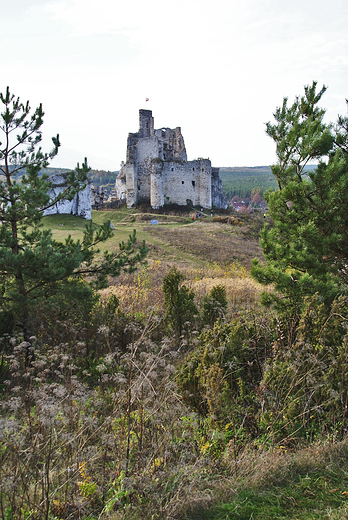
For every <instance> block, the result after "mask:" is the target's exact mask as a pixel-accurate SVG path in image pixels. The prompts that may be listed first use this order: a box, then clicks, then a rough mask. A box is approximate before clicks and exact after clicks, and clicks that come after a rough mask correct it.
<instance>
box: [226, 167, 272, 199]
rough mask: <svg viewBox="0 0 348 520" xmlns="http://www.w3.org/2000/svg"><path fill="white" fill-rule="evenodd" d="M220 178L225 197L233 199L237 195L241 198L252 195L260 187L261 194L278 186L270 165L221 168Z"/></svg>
mask: <svg viewBox="0 0 348 520" xmlns="http://www.w3.org/2000/svg"><path fill="white" fill-rule="evenodd" d="M220 178H221V180H222V188H223V192H224V195H225V197H226V198H227V199H228V200H231V199H232V198H233V197H235V196H237V197H240V198H241V199H245V198H246V197H252V191H253V190H255V189H257V188H258V189H259V190H260V193H261V194H264V193H265V192H266V191H267V190H269V189H271V190H274V189H276V187H277V183H276V181H275V179H274V178H273V177H272V173H271V169H270V167H269V166H255V167H251V168H246V167H245V168H238V167H234V168H220Z"/></svg>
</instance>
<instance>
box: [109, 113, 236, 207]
mask: <svg viewBox="0 0 348 520" xmlns="http://www.w3.org/2000/svg"><path fill="white" fill-rule="evenodd" d="M139 127H140V128H139V132H137V133H134V134H132V133H131V134H129V135H128V140H127V159H126V163H123V162H122V164H121V170H120V172H119V174H118V176H117V178H116V196H117V198H118V199H119V200H120V201H124V202H126V204H127V207H129V208H130V207H132V206H133V205H134V204H136V203H137V202H142V201H144V202H149V203H150V204H151V206H152V207H153V208H154V209H156V208H160V207H162V206H164V205H165V204H170V203H173V204H180V205H183V206H184V205H187V204H191V205H193V206H202V207H203V208H209V209H211V208H212V207H215V208H226V207H227V203H226V200H225V197H224V195H223V193H222V181H221V179H220V177H219V168H212V166H211V162H210V160H209V159H197V160H194V161H188V160H187V154H186V148H185V143H184V138H183V136H182V134H181V128H180V127H177V128H175V129H174V130H172V129H170V128H160V129H159V130H155V129H154V118H153V117H152V111H151V110H139Z"/></svg>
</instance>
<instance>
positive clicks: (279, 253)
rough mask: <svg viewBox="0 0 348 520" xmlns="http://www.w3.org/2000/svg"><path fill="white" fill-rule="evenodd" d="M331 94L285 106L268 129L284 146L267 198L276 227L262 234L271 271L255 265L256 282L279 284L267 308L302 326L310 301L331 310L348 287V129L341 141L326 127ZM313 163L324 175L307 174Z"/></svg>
mask: <svg viewBox="0 0 348 520" xmlns="http://www.w3.org/2000/svg"><path fill="white" fill-rule="evenodd" d="M325 90H326V88H325V87H323V88H322V89H321V90H320V91H319V92H317V90H316V83H315V82H314V83H313V84H312V85H311V86H307V87H305V94H304V96H302V97H298V98H296V100H295V102H294V103H293V104H292V105H291V106H290V107H289V106H288V104H287V99H286V98H285V99H284V102H283V105H282V107H280V108H277V110H276V112H275V113H274V117H275V120H276V123H275V124H271V123H267V133H268V135H269V136H270V137H272V138H273V139H274V141H275V143H276V146H277V156H278V163H277V164H276V165H275V166H273V167H272V173H273V174H274V176H275V177H276V179H277V182H278V187H279V190H278V191H276V192H273V193H270V194H269V196H268V206H269V215H270V217H271V219H272V226H270V225H269V224H268V223H266V224H265V227H264V229H263V231H262V232H261V245H262V248H263V251H264V256H265V259H266V265H263V264H261V263H260V262H259V261H254V264H253V268H252V274H253V276H254V277H255V279H256V280H257V281H259V282H260V283H262V284H264V285H268V284H274V287H275V290H276V292H274V293H273V294H272V295H268V296H267V297H265V299H264V302H265V303H268V304H271V303H274V304H275V305H276V307H277V309H278V311H279V312H280V313H282V314H283V315H287V316H288V318H289V319H291V320H294V324H295V325H296V322H297V321H298V319H299V315H300V314H301V310H302V305H303V302H304V298H305V297H306V296H311V295H314V294H315V293H317V292H318V293H319V294H321V295H322V296H323V298H324V299H325V301H326V303H327V305H330V303H331V302H332V301H333V300H334V298H335V297H336V295H337V294H339V293H340V292H341V291H342V284H345V283H346V274H347V271H346V265H347V262H348V246H347V240H346V236H347V232H348V217H347V212H346V210H345V208H346V206H347V203H348V190H347V186H348V163H347V158H348V156H347V153H346V149H345V148H344V146H338V144H337V143H338V142H339V140H340V142H343V143H346V142H347V128H346V127H345V126H344V121H342V120H341V127H340V128H339V131H338V130H337V132H336V137H335V135H334V132H333V125H332V124H326V123H324V115H325V110H324V109H322V108H319V107H318V103H319V101H320V100H321V97H322V95H323V94H324V92H325ZM324 159H326V160H327V163H325V162H324ZM313 160H319V161H320V164H319V166H318V168H316V169H314V170H312V171H310V172H308V173H306V170H305V168H306V166H307V164H308V163H309V162H310V161H313ZM289 337H290V336H289Z"/></svg>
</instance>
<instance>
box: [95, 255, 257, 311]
mask: <svg viewBox="0 0 348 520" xmlns="http://www.w3.org/2000/svg"><path fill="white" fill-rule="evenodd" d="M173 265H175V266H176V267H178V268H179V269H180V271H181V272H182V273H183V274H184V276H185V280H184V284H185V285H187V286H188V287H190V288H191V289H192V290H193V291H194V293H195V299H196V304H197V305H198V308H199V307H200V304H201V301H202V300H203V298H204V296H206V295H207V294H208V293H209V292H210V291H211V289H212V288H213V287H215V286H217V285H222V286H224V287H225V289H226V295H227V299H228V302H229V307H228V313H233V312H234V308H235V306H248V307H249V306H250V305H255V304H257V302H258V301H259V298H260V294H261V292H262V291H263V290H264V288H263V287H262V286H261V285H259V284H258V283H256V282H255V281H254V280H252V278H251V277H250V276H249V274H248V271H247V269H246V268H245V267H243V266H241V265H239V264H230V265H227V266H225V267H224V268H223V267H220V266H219V265H218V264H216V263H215V264H207V265H206V266H203V267H201V268H197V267H195V266H194V265H192V263H185V262H182V263H178V262H167V261H166V262H163V261H161V260H151V259H150V260H149V263H148V265H147V266H145V267H143V268H141V269H139V270H138V271H136V272H135V273H133V274H122V275H121V276H120V277H118V278H116V279H114V280H112V281H111V283H110V286H109V288H108V289H106V290H104V291H102V295H103V297H105V298H106V297H107V296H109V295H110V294H115V295H116V296H117V297H118V298H119V300H120V308H121V309H122V311H124V312H127V313H131V314H143V313H144V312H148V310H149V309H150V308H153V309H155V310H156V311H158V310H161V309H162V308H163V292H162V284H163V278H164V276H165V274H166V273H167V272H168V271H169V270H170V268H171V267H172V266H173Z"/></svg>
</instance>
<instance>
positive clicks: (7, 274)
mask: <svg viewBox="0 0 348 520" xmlns="http://www.w3.org/2000/svg"><path fill="white" fill-rule="evenodd" d="M0 101H1V103H2V105H3V111H2V112H1V115H0V130H1V132H2V139H1V137H0V139H1V143H0V170H1V173H2V176H1V178H0V221H1V226H0V329H1V331H2V332H10V331H11V330H10V329H11V328H12V327H14V328H17V329H20V330H21V331H22V332H23V335H24V339H25V340H26V341H27V342H28V344H30V337H31V335H32V330H31V315H32V313H33V312H34V310H35V305H36V304H37V303H38V302H39V301H40V299H42V298H46V299H47V298H49V297H51V296H52V295H54V294H55V293H57V292H59V291H60V290H63V282H64V284H65V285H66V284H67V283H74V281H76V280H77V279H78V278H81V277H82V276H84V275H86V274H88V275H90V276H92V279H93V283H94V284H95V286H99V287H100V286H102V285H105V283H106V277H107V275H108V274H112V275H114V276H115V275H117V274H119V273H120V271H121V270H122V269H128V270H132V269H134V268H135V266H136V264H137V262H140V261H141V260H142V259H143V258H144V257H145V255H146V253H147V250H146V247H145V245H144V244H143V245H142V246H140V247H139V246H138V245H137V243H136V237H135V234H134V235H133V236H132V237H130V239H129V241H128V242H127V243H122V244H121V246H120V251H119V253H118V254H117V255H115V254H111V253H105V254H104V257H103V259H102V260H101V261H99V262H96V261H95V256H96V254H97V253H98V252H99V251H98V250H97V249H96V246H97V244H98V243H99V242H102V241H105V240H106V239H107V238H109V237H110V236H111V235H112V230H111V228H110V223H108V222H106V223H105V224H104V225H103V226H101V227H100V228H99V229H95V226H93V223H92V222H90V223H89V224H88V225H87V226H86V231H85V234H84V238H83V240H82V241H79V240H78V241H73V240H72V239H71V237H70V236H69V237H68V238H67V239H66V240H65V243H61V242H57V241H55V240H54V239H53V237H52V233H51V231H50V230H47V229H44V230H43V229H41V226H40V221H41V219H42V216H43V212H44V211H45V209H47V208H49V207H51V206H52V205H54V204H56V203H57V202H58V201H59V200H61V199H70V200H71V199H72V198H73V197H74V196H75V194H76V193H77V192H78V191H79V190H80V189H82V188H83V187H84V186H85V183H86V182H87V176H88V171H89V168H88V166H87V160H85V161H84V163H83V164H82V166H81V167H79V165H77V168H76V169H75V170H74V171H71V172H70V173H69V174H68V175H67V187H66V189H65V190H64V191H62V192H61V193H60V194H59V195H58V196H57V197H55V198H51V195H50V188H51V186H52V183H51V182H50V181H49V179H48V176H47V175H45V174H42V175H40V170H41V169H42V168H46V167H47V166H48V164H49V161H50V160H51V159H53V157H55V156H56V155H57V153H58V149H59V146H60V143H59V136H58V135H57V136H56V137H54V138H52V141H53V148H52V150H51V151H50V152H49V153H43V152H42V149H41V146H40V143H41V140H42V134H41V127H42V124H43V116H44V112H43V110H42V106H41V104H40V106H39V107H38V108H37V109H36V110H34V111H32V110H31V108H30V106H29V102H27V103H26V104H23V103H21V102H20V99H19V98H16V97H15V96H14V95H13V94H11V93H10V90H9V88H8V87H7V89H6V92H5V94H1V93H0Z"/></svg>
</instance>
